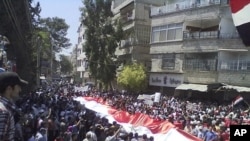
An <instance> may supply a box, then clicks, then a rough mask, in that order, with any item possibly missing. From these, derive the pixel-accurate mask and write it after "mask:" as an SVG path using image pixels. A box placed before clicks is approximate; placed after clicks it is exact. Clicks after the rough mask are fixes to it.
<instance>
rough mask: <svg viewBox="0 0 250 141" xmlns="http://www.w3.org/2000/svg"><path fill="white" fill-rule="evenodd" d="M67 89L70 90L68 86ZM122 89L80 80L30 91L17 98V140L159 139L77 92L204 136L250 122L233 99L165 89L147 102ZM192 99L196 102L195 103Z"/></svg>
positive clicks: (217, 139) (211, 140)
mask: <svg viewBox="0 0 250 141" xmlns="http://www.w3.org/2000/svg"><path fill="white" fill-rule="evenodd" d="M65 90H66V91H65ZM118 93H119V92H100V91H96V90H92V91H88V92H80V91H74V86H72V85H69V84H65V85H61V86H58V85H57V84H56V85H51V86H49V87H47V89H40V90H37V91H34V92H30V94H29V95H25V96H23V97H22V98H21V99H20V100H19V101H17V106H18V107H20V108H19V109H18V110H17V111H16V114H15V122H16V129H17V130H16V134H15V135H16V137H15V138H16V140H17V141H153V140H154V139H153V137H149V136H147V135H140V136H139V135H138V133H126V132H124V131H123V130H122V128H121V126H120V125H119V124H117V123H116V122H113V123H109V122H108V120H107V119H105V118H103V117H100V116H99V115H98V114H96V113H95V112H93V111H91V110H88V109H86V108H85V107H84V105H81V104H80V103H79V102H77V101H75V100H74V99H73V98H74V97H77V96H91V97H97V98H102V99H103V100H105V101H106V102H107V104H109V105H110V106H112V107H114V108H116V109H118V110H125V111H128V112H129V113H130V114H134V113H138V112H139V113H144V114H147V115H149V116H150V117H151V118H154V119H155V120H168V121H169V122H172V123H173V124H174V125H176V127H177V128H180V129H183V130H184V131H186V132H188V133H190V134H192V135H194V136H197V137H198V138H201V139H202V140H204V141H229V133H230V130H229V125H232V124H248V123H249V121H250V113H249V111H248V110H246V109H244V108H243V107H240V106H238V107H235V108H233V107H232V105H231V104H228V105H221V104H220V105H218V104H217V103H212V102H199V101H187V100H183V99H178V98H174V97H167V96H164V95H162V96H161V100H160V102H157V103H154V104H153V105H147V104H145V103H144V102H143V100H138V99H137V95H126V94H121V93H119V94H118ZM190 105H192V107H191V108H190V107H189V106H190Z"/></svg>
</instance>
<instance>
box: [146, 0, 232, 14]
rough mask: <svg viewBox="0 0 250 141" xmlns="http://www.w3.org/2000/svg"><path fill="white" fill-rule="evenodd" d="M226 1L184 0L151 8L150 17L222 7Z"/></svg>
mask: <svg viewBox="0 0 250 141" xmlns="http://www.w3.org/2000/svg"><path fill="white" fill-rule="evenodd" d="M227 3H228V0H209V1H207V0H199V1H198V0H197V1H196V2H193V0H185V1H183V2H178V3H173V4H167V5H164V6H161V7H152V8H151V15H150V16H159V15H163V14H168V13H173V12H178V11H183V10H188V9H193V8H202V7H206V6H212V5H222V4H224V5H225V4H227Z"/></svg>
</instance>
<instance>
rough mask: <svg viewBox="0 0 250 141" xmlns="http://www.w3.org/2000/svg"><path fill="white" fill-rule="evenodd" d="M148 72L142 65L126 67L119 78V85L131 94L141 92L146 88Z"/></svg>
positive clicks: (134, 64) (135, 64)
mask: <svg viewBox="0 0 250 141" xmlns="http://www.w3.org/2000/svg"><path fill="white" fill-rule="evenodd" d="M146 80H147V75H146V70H145V67H144V66H143V65H142V64H137V63H133V64H131V65H126V66H124V68H123V70H122V71H121V73H120V74H119V76H118V78H117V82H118V84H119V85H121V86H122V87H124V88H125V89H127V90H128V91H130V92H139V91H141V90H144V89H145V88H146Z"/></svg>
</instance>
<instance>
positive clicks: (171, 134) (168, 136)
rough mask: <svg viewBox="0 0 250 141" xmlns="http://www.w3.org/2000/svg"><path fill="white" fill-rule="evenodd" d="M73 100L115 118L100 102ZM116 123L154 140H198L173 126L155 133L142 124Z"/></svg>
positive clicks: (110, 118) (110, 119)
mask: <svg viewBox="0 0 250 141" xmlns="http://www.w3.org/2000/svg"><path fill="white" fill-rule="evenodd" d="M74 100H76V101H79V102H80V103H81V104H84V105H85V107H86V108H88V109H90V110H93V111H95V112H97V113H98V114H99V115H100V116H101V117H105V118H107V119H108V120H109V122H111V123H112V122H113V121H115V119H114V118H113V117H112V115H110V114H109V113H108V110H109V107H108V106H105V105H102V104H100V103H97V102H96V101H87V100H85V99H84V98H83V97H77V98H75V99H74ZM117 123H118V124H120V125H122V126H123V128H124V130H125V131H127V132H128V133H129V132H133V133H138V134H139V135H143V134H146V135H147V136H153V137H154V140H155V141H173V140H176V141H199V139H198V138H197V139H193V138H189V137H188V136H186V135H185V134H182V133H181V132H179V131H178V130H177V129H175V128H171V129H170V130H169V131H168V132H167V133H165V134H162V133H156V134H153V133H152V132H151V131H150V129H148V128H147V127H144V126H136V127H134V126H133V125H132V124H130V123H119V122H117Z"/></svg>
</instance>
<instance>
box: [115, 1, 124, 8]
mask: <svg viewBox="0 0 250 141" xmlns="http://www.w3.org/2000/svg"><path fill="white" fill-rule="evenodd" d="M125 1H126V0H114V7H113V8H116V7H118V6H119V5H121V4H122V3H123V2H125Z"/></svg>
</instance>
